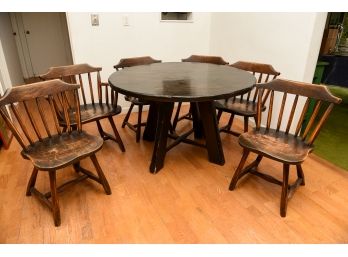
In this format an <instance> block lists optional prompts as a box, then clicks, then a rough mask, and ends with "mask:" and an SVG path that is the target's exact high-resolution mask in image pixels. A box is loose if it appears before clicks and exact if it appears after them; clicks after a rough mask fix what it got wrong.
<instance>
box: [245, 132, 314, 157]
mask: <svg viewBox="0 0 348 257" xmlns="http://www.w3.org/2000/svg"><path fill="white" fill-rule="evenodd" d="M239 144H240V145H241V146H242V147H245V148H247V149H249V150H250V151H252V152H255V153H258V154H260V153H261V154H262V155H264V156H267V157H268V158H270V159H273V160H277V161H280V162H283V163H288V164H298V163H302V162H303V161H304V160H305V159H306V157H307V155H308V154H309V153H310V152H311V151H312V149H313V148H312V147H311V146H308V145H307V144H306V143H305V142H303V141H302V140H301V138H300V137H295V136H294V135H292V134H285V133H284V132H279V131H276V130H274V129H269V130H266V129H265V128H260V130H259V131H256V130H255V129H254V130H252V131H249V132H246V133H243V134H242V135H240V137H239Z"/></svg>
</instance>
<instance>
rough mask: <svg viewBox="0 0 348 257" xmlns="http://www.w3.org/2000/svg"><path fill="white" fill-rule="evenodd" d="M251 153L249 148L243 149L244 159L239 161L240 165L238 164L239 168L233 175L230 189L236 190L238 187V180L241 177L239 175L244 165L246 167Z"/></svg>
mask: <svg viewBox="0 0 348 257" xmlns="http://www.w3.org/2000/svg"><path fill="white" fill-rule="evenodd" d="M249 153H250V151H249V150H247V149H245V148H244V149H243V156H242V159H241V160H240V162H239V165H238V168H237V169H236V171H235V173H234V175H233V178H232V180H231V183H230V187H229V190H231V191H232V190H234V189H235V188H236V185H237V182H238V179H239V175H240V173H241V172H242V170H243V167H244V164H245V162H246V160H247V158H248V156H249Z"/></svg>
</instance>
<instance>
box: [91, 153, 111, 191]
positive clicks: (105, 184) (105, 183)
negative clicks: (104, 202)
mask: <svg viewBox="0 0 348 257" xmlns="http://www.w3.org/2000/svg"><path fill="white" fill-rule="evenodd" d="M90 158H91V160H92V162H93V165H94V167H95V169H96V170H97V173H98V176H99V179H100V182H101V184H102V186H103V188H104V191H105V193H106V194H107V195H111V188H110V185H109V183H108V181H107V180H106V177H105V175H104V172H103V170H102V169H101V167H100V165H99V162H98V160H97V157H96V156H95V154H92V155H91V156H90Z"/></svg>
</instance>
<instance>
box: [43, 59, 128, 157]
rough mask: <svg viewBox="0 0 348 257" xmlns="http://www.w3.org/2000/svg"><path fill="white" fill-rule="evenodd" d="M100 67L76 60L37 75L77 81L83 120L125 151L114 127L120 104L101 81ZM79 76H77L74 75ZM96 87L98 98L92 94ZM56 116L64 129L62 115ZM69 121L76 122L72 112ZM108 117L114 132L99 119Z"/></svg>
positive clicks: (47, 78) (114, 94) (116, 97)
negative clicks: (106, 127) (92, 124)
mask: <svg viewBox="0 0 348 257" xmlns="http://www.w3.org/2000/svg"><path fill="white" fill-rule="evenodd" d="M101 70H102V68H100V67H92V66H90V65H89V64H75V65H68V66H59V67H51V68H49V70H48V71H47V73H45V74H43V75H40V78H41V79H43V80H49V79H57V78H58V79H62V80H64V81H67V82H71V83H76V82H78V84H80V93H81V98H82V103H83V104H82V105H81V121H82V124H85V123H89V122H94V121H95V122H96V123H97V127H98V132H99V134H100V136H101V137H102V138H103V139H104V140H108V139H111V140H113V141H115V142H116V143H117V144H118V145H119V147H120V149H121V151H122V152H125V147H124V145H123V142H122V139H121V136H120V134H119V133H118V130H117V128H116V125H115V122H114V120H113V116H115V115H118V114H120V113H121V110H122V108H121V106H119V105H118V104H117V100H118V95H117V93H116V92H115V91H114V90H112V88H111V87H110V86H109V84H108V83H105V82H101V78H100V71H101ZM77 78H78V79H77ZM95 87H96V88H97V92H98V93H97V99H95V97H94V88H95ZM58 118H59V125H60V126H62V127H63V128H64V130H66V127H67V124H66V121H65V118H64V117H60V116H58ZM71 118H72V120H71V122H72V124H75V123H76V122H75V121H74V118H73V116H72V117H71ZM105 118H107V119H108V120H109V123H110V125H111V128H112V130H113V132H114V136H113V135H111V134H109V133H107V132H105V131H104V130H103V128H102V125H101V123H100V120H102V119H105Z"/></svg>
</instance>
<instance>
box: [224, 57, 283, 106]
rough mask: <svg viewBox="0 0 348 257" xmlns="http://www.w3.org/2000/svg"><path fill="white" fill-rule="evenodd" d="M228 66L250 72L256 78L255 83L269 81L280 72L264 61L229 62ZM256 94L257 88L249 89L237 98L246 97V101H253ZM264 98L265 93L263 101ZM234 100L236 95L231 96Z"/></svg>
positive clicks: (242, 98)
mask: <svg viewBox="0 0 348 257" xmlns="http://www.w3.org/2000/svg"><path fill="white" fill-rule="evenodd" d="M230 66H231V67H234V68H237V69H240V70H245V71H249V72H251V73H252V74H253V75H254V76H255V78H256V81H257V82H256V83H266V82H269V81H270V80H274V79H276V78H277V77H278V76H279V75H280V72H278V71H276V70H275V69H274V68H273V66H272V65H270V64H266V63H256V62H245V61H238V62H235V63H233V64H230ZM257 94H258V90H257V89H256V90H255V89H254V90H251V91H249V92H248V93H246V94H243V95H240V96H239V97H238V99H239V100H240V101H243V100H244V99H245V98H246V100H247V101H252V102H254V103H255V102H256V100H257ZM266 99H267V95H265V97H264V99H263V103H264V102H265V100H266ZM235 100H236V97H234V98H233V101H235Z"/></svg>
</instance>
